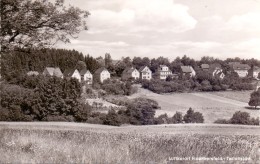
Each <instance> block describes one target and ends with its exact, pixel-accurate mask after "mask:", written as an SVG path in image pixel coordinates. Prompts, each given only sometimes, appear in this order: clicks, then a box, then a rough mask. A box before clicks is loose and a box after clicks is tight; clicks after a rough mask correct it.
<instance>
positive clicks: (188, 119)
mask: <svg viewBox="0 0 260 164" xmlns="http://www.w3.org/2000/svg"><path fill="white" fill-rule="evenodd" d="M183 121H184V122H185V123H203V122H204V118H203V115H202V113H199V112H194V111H193V110H192V108H190V109H189V110H188V111H187V113H186V114H185V115H184V117H183Z"/></svg>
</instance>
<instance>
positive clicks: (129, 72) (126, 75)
mask: <svg viewBox="0 0 260 164" xmlns="http://www.w3.org/2000/svg"><path fill="white" fill-rule="evenodd" d="M130 78H133V79H135V80H136V79H139V78H140V72H139V71H138V70H137V69H136V68H134V67H130V68H126V69H125V70H124V71H123V73H122V80H128V79H130Z"/></svg>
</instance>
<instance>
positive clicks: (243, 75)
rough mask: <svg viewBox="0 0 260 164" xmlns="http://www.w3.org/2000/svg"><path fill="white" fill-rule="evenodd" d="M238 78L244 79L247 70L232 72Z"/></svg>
mask: <svg viewBox="0 0 260 164" xmlns="http://www.w3.org/2000/svg"><path fill="white" fill-rule="evenodd" d="M234 71H235V72H236V73H237V74H238V76H239V77H246V76H247V75H248V70H234Z"/></svg>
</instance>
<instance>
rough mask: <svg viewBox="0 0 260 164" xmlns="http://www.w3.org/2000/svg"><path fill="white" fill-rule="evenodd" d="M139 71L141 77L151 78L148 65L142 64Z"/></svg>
mask: <svg viewBox="0 0 260 164" xmlns="http://www.w3.org/2000/svg"><path fill="white" fill-rule="evenodd" d="M139 72H140V78H141V79H146V80H151V79H152V71H151V70H150V68H149V67H147V66H142V67H141V68H140V69H139Z"/></svg>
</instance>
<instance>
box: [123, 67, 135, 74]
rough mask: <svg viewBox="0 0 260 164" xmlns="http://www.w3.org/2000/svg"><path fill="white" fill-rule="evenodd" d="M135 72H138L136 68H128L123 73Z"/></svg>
mask: <svg viewBox="0 0 260 164" xmlns="http://www.w3.org/2000/svg"><path fill="white" fill-rule="evenodd" d="M134 70H136V69H135V68H134V67H128V68H126V69H125V70H124V71H123V73H132V72H134Z"/></svg>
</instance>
